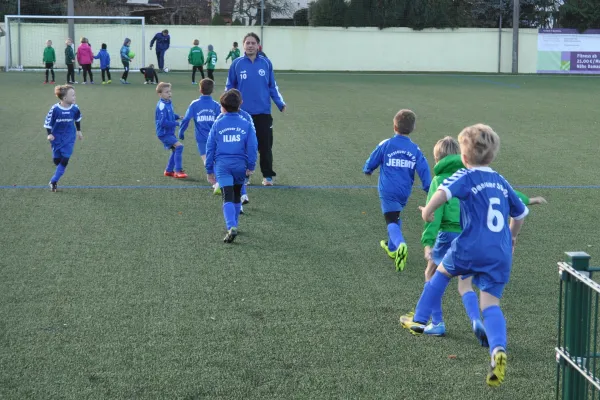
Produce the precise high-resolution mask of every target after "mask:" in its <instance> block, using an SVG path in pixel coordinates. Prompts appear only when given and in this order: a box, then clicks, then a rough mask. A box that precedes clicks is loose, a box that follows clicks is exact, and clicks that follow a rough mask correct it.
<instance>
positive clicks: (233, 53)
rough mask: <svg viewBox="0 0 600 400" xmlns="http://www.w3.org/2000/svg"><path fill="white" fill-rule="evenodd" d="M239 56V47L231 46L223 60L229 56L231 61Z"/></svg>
mask: <svg viewBox="0 0 600 400" xmlns="http://www.w3.org/2000/svg"><path fill="white" fill-rule="evenodd" d="M239 56H240V49H238V48H237V47H236V48H233V49H231V51H230V52H229V54H228V55H227V58H226V59H225V61H227V60H229V59H230V58H231V61H233V60H235V59H236V58H238V57H239Z"/></svg>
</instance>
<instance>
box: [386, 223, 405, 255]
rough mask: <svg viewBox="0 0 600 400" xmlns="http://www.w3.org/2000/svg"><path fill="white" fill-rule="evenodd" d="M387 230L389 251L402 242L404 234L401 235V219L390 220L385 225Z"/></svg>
mask: <svg viewBox="0 0 600 400" xmlns="http://www.w3.org/2000/svg"><path fill="white" fill-rule="evenodd" d="M387 230H388V236H389V240H388V249H390V251H395V250H396V249H397V248H398V246H399V245H400V243H402V242H404V236H402V220H401V219H399V220H398V222H397V223H396V222H392V223H391V224H388V226H387Z"/></svg>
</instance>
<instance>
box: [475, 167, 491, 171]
mask: <svg viewBox="0 0 600 400" xmlns="http://www.w3.org/2000/svg"><path fill="white" fill-rule="evenodd" d="M471 169H473V170H475V171H482V172H494V170H493V169H491V168H490V167H473V168H471Z"/></svg>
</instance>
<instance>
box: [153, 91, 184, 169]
mask: <svg viewBox="0 0 600 400" xmlns="http://www.w3.org/2000/svg"><path fill="white" fill-rule="evenodd" d="M156 93H158V96H159V97H160V99H159V100H158V103H157V104H156V112H155V113H154V121H155V124H156V136H158V140H160V141H161V142H162V144H163V145H164V146H165V149H167V150H171V156H170V157H169V162H168V163H167V167H166V168H165V172H164V175H165V176H172V177H174V178H179V179H182V178H187V177H188V176H187V174H186V173H185V171H184V170H183V161H182V155H183V144H182V143H181V142H179V141H178V140H177V138H176V137H175V127H177V126H179V122H177V120H178V119H181V117H180V116H179V115H177V114H175V112H174V111H173V103H171V97H172V95H171V84H170V83H165V82H160V83H159V84H158V85H157V86H156Z"/></svg>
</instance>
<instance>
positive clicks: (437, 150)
mask: <svg viewBox="0 0 600 400" xmlns="http://www.w3.org/2000/svg"><path fill="white" fill-rule="evenodd" d="M433 157H434V159H435V162H436V164H435V166H434V168H433V171H434V173H435V176H434V178H433V179H432V180H431V185H430V186H429V192H428V194H427V202H429V200H430V199H431V197H433V195H434V194H435V192H436V191H437V189H438V187H439V186H440V185H441V184H442V182H444V180H445V179H446V178H449V177H451V176H452V175H454V173H455V172H456V171H458V170H460V169H462V168H465V166H464V164H463V162H462V159H461V156H460V146H459V144H458V141H456V139H454V138H453V137H450V136H446V137H445V138H443V139H440V140H438V142H437V143H436V144H435V146H434V148H433ZM515 192H516V193H517V195H518V196H519V198H520V199H521V201H523V203H525V205H533V204H545V203H546V200H545V199H544V198H543V197H532V198H529V197H527V196H526V195H525V194H523V193H521V192H519V191H516V190H515ZM461 232H462V228H461V224H460V202H459V200H458V199H456V198H452V199H450V201H448V202H446V203H445V204H444V205H443V206H442V207H440V208H438V209H437V210H436V211H435V213H434V220H433V221H432V222H426V223H425V226H424V230H423V235H422V236H421V244H422V245H423V248H424V256H425V259H426V260H427V268H426V269H425V285H427V283H428V282H429V280H430V279H431V278H432V276H433V274H434V273H435V270H436V268H437V267H438V265H439V264H440V263H441V262H442V259H443V258H444V255H445V254H446V252H447V251H448V249H449V248H450V246H451V244H452V241H453V240H454V239H455V238H456V237H458V235H460V233H461ZM471 281H472V278H466V279H462V278H461V279H459V280H458V291H459V293H460V295H461V297H462V300H463V304H464V306H465V309H466V311H467V315H468V316H469V319H471V327H472V329H473V331H474V332H475V331H476V330H480V331H485V329H484V328H483V324H482V323H481V319H480V315H479V301H478V299H477V295H476V294H475V292H474V291H473V286H472V284H471ZM423 333H424V334H426V335H430V336H444V335H445V333H446V326H445V324H444V320H443V315H442V310H441V309H439V310H435V309H434V310H433V311H432V315H431V323H430V324H429V325H427V327H426V328H425V331H423ZM486 341H487V337H485V335H484V336H483V340H480V344H481V345H482V346H486V345H487V342H486Z"/></svg>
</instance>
